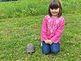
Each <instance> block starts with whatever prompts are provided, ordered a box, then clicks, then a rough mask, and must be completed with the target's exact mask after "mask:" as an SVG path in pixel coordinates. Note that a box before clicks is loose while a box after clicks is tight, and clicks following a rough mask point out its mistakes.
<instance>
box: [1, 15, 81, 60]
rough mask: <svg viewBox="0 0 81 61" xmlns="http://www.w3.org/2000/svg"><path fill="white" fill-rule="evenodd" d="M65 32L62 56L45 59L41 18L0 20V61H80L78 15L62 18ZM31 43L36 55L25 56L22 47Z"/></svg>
mask: <svg viewBox="0 0 81 61" xmlns="http://www.w3.org/2000/svg"><path fill="white" fill-rule="evenodd" d="M63 16H64V17H65V30H64V33H63V36H62V39H61V52H60V53H58V54H57V55H55V54H49V55H44V54H42V52H41V46H40V41H39V40H40V32H41V24H42V20H43V18H44V15H41V16H28V17H21V18H8V19H1V20H0V61H41V60H42V61H81V26H80V25H81V21H80V20H81V15H79V14H78V15H76V14H74V15H73V14H66V15H65V14H64V15H63ZM30 42H32V43H33V44H34V45H35V47H36V52H35V53H34V54H32V55H30V54H27V53H26V51H25V47H26V45H27V44H28V43H30Z"/></svg>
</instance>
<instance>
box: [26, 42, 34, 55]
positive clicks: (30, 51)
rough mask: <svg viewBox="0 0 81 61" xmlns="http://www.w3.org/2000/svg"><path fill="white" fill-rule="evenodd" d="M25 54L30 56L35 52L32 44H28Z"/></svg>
mask: <svg viewBox="0 0 81 61" xmlns="http://www.w3.org/2000/svg"><path fill="white" fill-rule="evenodd" d="M26 52H27V53H29V54H32V53H34V52H35V46H34V45H33V44H32V43H28V44H27V46H26Z"/></svg>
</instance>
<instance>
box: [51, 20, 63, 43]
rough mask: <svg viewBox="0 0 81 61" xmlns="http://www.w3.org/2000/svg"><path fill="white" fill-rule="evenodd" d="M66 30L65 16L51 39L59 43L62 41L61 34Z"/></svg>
mask: <svg viewBox="0 0 81 61" xmlns="http://www.w3.org/2000/svg"><path fill="white" fill-rule="evenodd" d="M63 30H64V18H62V20H61V23H60V25H59V27H58V29H57V30H56V32H55V35H54V36H53V37H52V38H51V41H52V42H54V43H57V42H59V41H60V38H61V35H62V33H63Z"/></svg>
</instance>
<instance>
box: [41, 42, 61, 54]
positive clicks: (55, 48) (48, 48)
mask: <svg viewBox="0 0 81 61" xmlns="http://www.w3.org/2000/svg"><path fill="white" fill-rule="evenodd" d="M42 52H43V53H44V54H48V53H50V52H51V53H55V54H56V53H58V52H60V44H59V43H52V44H51V45H49V44H46V43H45V42H42Z"/></svg>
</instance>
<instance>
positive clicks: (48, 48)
mask: <svg viewBox="0 0 81 61" xmlns="http://www.w3.org/2000/svg"><path fill="white" fill-rule="evenodd" d="M48 13H49V15H46V16H45V17H44V20H43V23H42V31H41V42H42V52H43V53H44V54H48V53H50V52H52V53H58V52H60V39H61V36H62V33H63V30H64V17H63V16H61V15H62V7H61V3H60V2H59V1H57V0H55V1H52V2H51V3H50V4H49V10H48Z"/></svg>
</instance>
